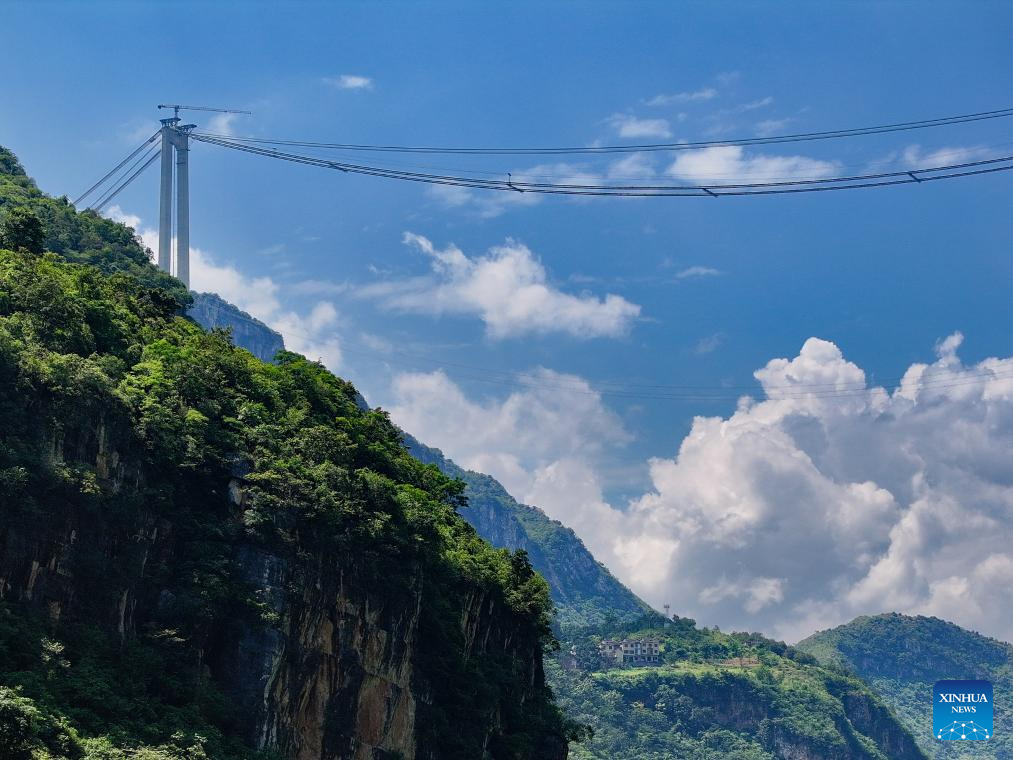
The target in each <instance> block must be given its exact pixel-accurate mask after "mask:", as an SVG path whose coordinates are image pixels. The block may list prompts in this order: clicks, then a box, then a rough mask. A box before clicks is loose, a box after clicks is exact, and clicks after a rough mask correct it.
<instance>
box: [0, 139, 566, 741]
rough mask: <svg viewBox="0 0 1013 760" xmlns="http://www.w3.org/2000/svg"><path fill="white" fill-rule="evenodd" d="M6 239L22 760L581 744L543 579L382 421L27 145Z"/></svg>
mask: <svg viewBox="0 0 1013 760" xmlns="http://www.w3.org/2000/svg"><path fill="white" fill-rule="evenodd" d="M11 220H13V223H8V222H11ZM33 220H34V221H33ZM0 235H2V236H3V242H4V243H6V244H8V245H16V246H18V247H21V248H22V250H20V251H17V252H15V251H4V250H0V757H3V758H5V760H6V759H7V758H10V760H21V759H22V758H36V759H40V758H75V759H76V758H88V759H89V760H93V759H94V760H97V759H98V758H101V759H102V760H121V759H123V760H125V758H128V757H129V758H142V759H143V760H170V759H172V760H182V758H186V759H187V760H200V758H215V759H216V760H217V759H219V758H221V759H223V760H228V759H230V758H236V760H238V759H239V758H244V759H245V758H253V757H258V758H259V757H263V758H268V757H272V758H273V757H278V758H286V759H288V758H293V759H294V760H311V759H312V760H338V759H339V758H341V759H344V758H354V759H355V760H367V758H368V759H370V760H395V758H403V759H404V760H410V759H411V758H419V759H422V758H431V759H432V760H436V759H437V758H440V759H441V760H442V759H443V758H460V759H461V760H473V759H474V758H483V757H484V758H497V759H499V758H503V759H504V760H505V759H507V758H511V759H513V760H521V759H522V758H525V759H526V758H544V759H545V760H562V758H565V756H566V752H567V749H566V734H567V731H568V730H569V729H567V727H566V725H565V724H564V721H563V720H562V718H561V716H560V714H559V712H558V710H557V709H556V708H555V706H554V705H553V703H552V699H551V694H550V693H549V691H548V690H547V689H546V687H545V685H544V679H543V671H542V650H543V647H545V646H546V644H547V643H549V642H550V641H551V636H550V633H549V622H550V617H549V613H550V601H549V592H548V587H547V584H546V583H545V581H544V580H543V579H542V578H540V577H539V576H538V575H537V574H535V573H534V571H533V570H532V568H531V566H530V563H529V562H528V560H527V558H526V556H525V555H524V554H523V553H518V554H512V553H510V552H507V551H505V550H496V549H493V548H492V547H490V546H489V545H488V544H487V543H486V542H484V541H482V540H481V538H480V537H478V535H477V534H476V533H475V531H474V529H473V528H471V526H469V525H468V524H467V523H466V522H465V521H464V520H462V519H461V518H460V517H459V515H458V514H457V508H458V506H459V503H460V499H461V496H460V486H459V484H457V483H455V482H454V481H452V480H451V479H449V478H447V477H446V476H444V475H443V474H442V473H440V472H439V470H438V469H437V468H435V467H433V466H427V465H423V464H421V463H420V462H418V461H417V460H416V459H414V458H413V457H411V456H410V455H409V454H408V453H407V451H406V450H405V448H404V446H403V444H402V442H401V439H400V432H399V431H398V430H397V429H396V428H395V427H394V426H393V425H392V424H391V423H390V421H389V420H388V419H387V417H386V416H385V415H384V414H383V413H382V412H378V411H366V410H363V409H361V408H360V406H359V405H358V404H357V403H356V398H357V394H356V393H355V390H354V388H352V386H351V385H350V384H348V383H346V382H344V381H342V380H340V379H339V378H336V377H334V376H333V375H331V374H330V373H329V372H327V371H326V370H325V369H324V368H323V367H321V366H320V365H318V364H315V363H312V362H309V361H307V360H306V359H304V358H303V357H300V356H297V355H295V354H286V353H283V354H281V355H279V357H278V361H277V363H276V364H268V363H265V362H262V361H260V360H258V359H256V358H255V357H253V356H252V355H251V354H250V353H248V352H246V351H244V350H241V349H238V348H235V347H233V346H232V345H231V343H230V340H229V337H228V335H227V334H225V333H222V332H212V333H207V332H205V331H204V330H202V329H201V328H200V327H199V326H198V325H196V324H195V323H194V322H192V321H191V320H189V319H187V318H185V317H183V316H181V314H182V309H183V308H184V307H186V306H187V305H188V303H189V300H190V298H189V294H187V293H186V291H185V290H184V289H183V288H182V287H181V286H180V285H179V283H177V282H176V281H175V280H173V279H171V278H167V277H166V276H165V275H164V274H162V273H160V272H157V270H155V269H154V267H152V266H151V265H150V263H148V260H147V254H146V252H145V251H144V249H143V248H142V247H141V246H140V245H139V244H138V242H137V241H136V240H135V239H134V236H133V235H132V234H131V232H130V231H129V230H128V229H126V228H123V227H122V226H121V225H116V224H114V223H112V222H107V221H106V220H102V219H100V218H98V217H96V216H95V215H94V214H90V213H85V214H78V213H76V212H75V211H74V210H73V208H71V207H70V206H69V205H68V204H67V203H66V202H65V200H59V199H51V198H47V197H46V196H44V195H42V194H41V193H40V192H39V191H38V190H37V189H36V188H35V186H34V184H33V183H32V182H31V180H30V179H28V178H27V176H26V175H25V173H24V172H23V170H21V168H20V166H19V165H18V164H17V163H16V160H14V159H13V156H12V155H11V154H10V153H9V152H7V151H3V152H0ZM54 241H55V242H54ZM44 248H59V254H58V255H57V254H51V253H44V254H40V253H39V252H38V250H42V249H44ZM35 249H38V250H35ZM71 262H83V263H87V264H91V265H92V266H82V265H81V264H76V263H71ZM103 273H105V274H103Z"/></svg>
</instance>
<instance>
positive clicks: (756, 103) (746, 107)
mask: <svg viewBox="0 0 1013 760" xmlns="http://www.w3.org/2000/svg"><path fill="white" fill-rule="evenodd" d="M773 102H774V99H773V98H772V97H771V96H770V95H768V96H767V97H765V98H758V99H757V100H751V101H749V102H748V103H743V104H741V105H739V106H736V107H735V110H736V111H737V112H740V113H744V112H745V111H755V110H756V109H757V108H766V107H767V106H769V105H770V104H771V103H773Z"/></svg>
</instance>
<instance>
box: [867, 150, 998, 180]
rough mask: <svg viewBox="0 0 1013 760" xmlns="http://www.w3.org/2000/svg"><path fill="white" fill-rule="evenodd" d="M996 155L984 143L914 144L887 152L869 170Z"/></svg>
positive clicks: (918, 166) (943, 163)
mask: <svg viewBox="0 0 1013 760" xmlns="http://www.w3.org/2000/svg"><path fill="white" fill-rule="evenodd" d="M995 155H996V152H995V150H993V149H991V148H987V147H985V146H983V145H959V146H951V147H945V148H936V149H935V150H926V149H924V148H922V146H921V145H917V144H914V145H908V146H906V147H904V148H902V149H900V150H895V151H892V152H890V153H887V154H886V155H884V156H882V157H881V158H878V159H876V160H875V161H872V162H870V163H869V165H868V167H867V171H869V172H870V173H872V172H893V171H910V170H915V169H930V168H932V167H939V166H952V165H954V164H964V163H968V162H971V161H981V160H984V159H988V158H992V157H993V156H995Z"/></svg>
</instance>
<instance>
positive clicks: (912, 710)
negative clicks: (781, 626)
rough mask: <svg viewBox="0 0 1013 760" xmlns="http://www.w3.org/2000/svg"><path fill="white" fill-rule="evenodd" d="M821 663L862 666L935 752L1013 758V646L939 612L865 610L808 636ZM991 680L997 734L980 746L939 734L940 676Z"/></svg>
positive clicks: (806, 644)
mask: <svg viewBox="0 0 1013 760" xmlns="http://www.w3.org/2000/svg"><path fill="white" fill-rule="evenodd" d="M798 647H799V649H801V650H803V651H805V652H808V653H809V654H811V655H812V656H814V657H816V658H817V659H818V660H819V661H820V662H823V663H826V664H828V665H832V666H836V667H839V668H842V669H846V670H848V671H850V672H854V673H856V674H857V675H858V676H859V677H860V678H862V679H863V680H864V681H865V682H866V683H868V684H869V685H870V686H871V687H872V688H873V689H874V690H875V691H876V692H877V693H878V694H879V695H880V696H881V697H882V698H883V700H884V701H885V702H886V703H887V704H889V705H890V707H891V708H892V709H893V710H894V711H895V712H896V713H897V716H898V717H899V718H900V720H901V721H902V722H903V723H904V725H906V726H907V727H908V729H909V730H910V731H911V733H912V735H913V736H914V737H915V739H916V740H917V741H918V743H919V745H920V746H921V747H922V749H923V750H924V751H925V753H926V754H928V755H929V756H930V757H935V758H961V757H975V758H992V759H994V760H1010V759H1011V758H1013V656H1011V655H1013V646H1011V645H1010V644H1007V643H1005V642H1002V641H997V640H996V639H991V638H988V637H986V636H981V635H979V634H977V633H973V632H972V631H967V630H964V629H963V628H960V627H959V626H956V625H954V624H953V623H948V622H946V621H945V620H940V619H939V618H932V617H921V616H918V617H910V616H907V615H898V614H895V613H892V614H887V615H875V616H872V617H860V618H856V619H855V620H853V621H851V622H850V623H848V624H847V625H842V626H840V627H838V628H833V629H831V630H828V631H821V632H819V633H816V634H814V635H812V636H810V637H809V638H808V639H805V640H804V641H802V642H800V643H799V645H798ZM946 679H956V680H966V679H984V680H987V681H991V682H992V686H993V688H994V691H995V705H993V709H994V712H995V736H994V737H993V738H992V739H989V741H988V743H987V745H981V744H979V743H977V742H975V746H974V747H973V748H972V749H968V747H967V745H966V744H963V743H961V742H941V741H937V740H935V739H933V738H932V686H933V684H935V682H936V681H940V680H946Z"/></svg>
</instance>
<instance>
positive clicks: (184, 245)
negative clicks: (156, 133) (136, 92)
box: [158, 103, 250, 288]
mask: <svg viewBox="0 0 1013 760" xmlns="http://www.w3.org/2000/svg"><path fill="white" fill-rule="evenodd" d="M158 107H159V108H171V109H173V116H172V117H171V118H168V119H162V120H161V122H162V177H161V185H160V192H159V197H158V268H159V269H161V270H163V271H165V272H169V273H170V274H175V275H176V277H178V278H179V279H180V280H182V281H183V284H184V285H186V286H187V287H188V288H189V287H190V132H192V131H193V130H194V129H196V128H197V125H196V124H180V121H181V119H180V118H179V112H180V111H216V112H218V113H241V114H249V113H250V112H249V111H234V110H230V109H228V108H208V107H207V106H184V105H180V104H178V103H169V104H166V103H160V104H159V106H158ZM173 158H175V166H173ZM174 176H175V185H176V267H175V271H173V266H172V232H173V226H172V221H173V219H172V187H173V178H174Z"/></svg>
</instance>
